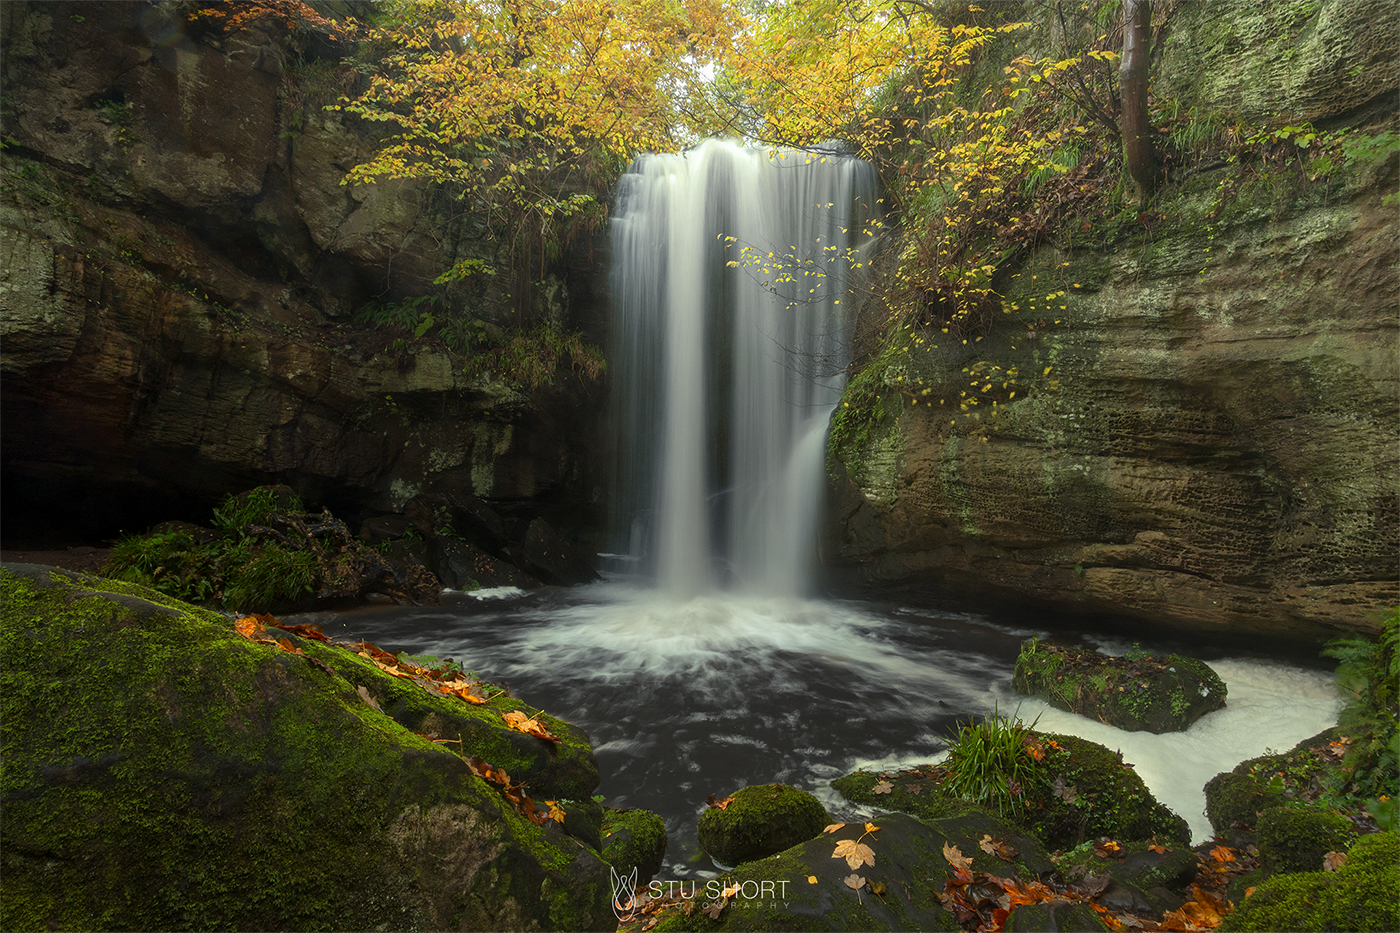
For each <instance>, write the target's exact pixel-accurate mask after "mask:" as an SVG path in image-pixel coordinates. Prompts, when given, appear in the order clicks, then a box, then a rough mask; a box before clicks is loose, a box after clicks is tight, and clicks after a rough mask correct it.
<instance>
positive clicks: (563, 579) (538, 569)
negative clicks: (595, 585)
mask: <svg viewBox="0 0 1400 933" xmlns="http://www.w3.org/2000/svg"><path fill="white" fill-rule="evenodd" d="M520 555H521V564H522V565H523V566H524V567H525V568H526V569H527V570H529V571H530V572H531V573H533V574H534V575H535V576H537V577H539V578H540V579H541V580H543V581H544V582H546V583H550V584H553V585H555V586H576V585H578V584H581V583H592V582H593V581H594V580H597V579H598V572H597V571H596V570H594V569H593V558H592V557H591V556H590V555H588V554H586V553H584V552H583V551H581V550H580V549H579V548H577V547H575V546H574V545H572V544H570V543H569V542H568V541H565V540H564V539H563V538H561V537H560V536H559V534H558V533H557V532H555V530H554V529H553V528H551V527H550V526H549V523H548V522H546V521H545V520H544V519H542V518H537V519H535V520H534V521H532V522H530V527H529V528H528V529H526V531H525V542H524V544H522V545H521V547H520Z"/></svg>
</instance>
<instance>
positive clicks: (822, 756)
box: [318, 143, 1338, 878]
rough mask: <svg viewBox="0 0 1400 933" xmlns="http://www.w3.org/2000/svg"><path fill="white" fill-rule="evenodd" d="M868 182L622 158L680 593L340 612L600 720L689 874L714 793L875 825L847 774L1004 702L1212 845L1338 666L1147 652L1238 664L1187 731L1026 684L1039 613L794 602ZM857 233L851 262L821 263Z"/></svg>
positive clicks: (578, 716) (931, 744) (617, 763)
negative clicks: (1208, 792)
mask: <svg viewBox="0 0 1400 933" xmlns="http://www.w3.org/2000/svg"><path fill="white" fill-rule="evenodd" d="M871 187H872V179H871V175H870V172H869V169H868V168H867V167H866V166H864V165H862V164H861V163H859V162H856V161H854V160H848V159H847V160H843V159H837V158H832V157H827V159H826V161H822V157H821V156H820V155H818V156H815V157H810V158H809V157H807V156H804V155H801V154H796V153H788V154H787V156H786V158H782V157H778V158H770V157H769V155H768V153H766V152H755V151H752V150H745V149H742V148H740V147H738V146H736V145H733V144H729V143H707V144H705V145H703V146H701V147H699V148H698V149H696V150H694V151H692V152H690V153H689V154H687V155H685V156H647V157H645V158H643V159H641V160H639V161H638V163H637V164H636V165H635V166H634V168H633V170H632V171H630V172H629V173H628V174H627V175H626V176H624V178H623V182H622V186H621V192H620V201H619V205H618V212H617V217H616V220H615V227H614V248H615V255H614V275H613V299H614V306H615V309H616V314H617V319H616V326H615V331H616V340H615V341H614V344H615V345H614V348H613V351H612V355H611V359H612V367H611V369H612V372H611V375H612V378H613V392H614V394H615V395H616V396H617V397H618V398H619V399H620V400H621V401H622V404H621V405H620V406H619V408H618V412H617V418H618V436H619V445H618V449H619V456H618V463H619V467H618V476H617V479H616V484H617V485H616V490H615V493H614V495H615V502H616V503H617V504H618V506H619V507H618V508H617V510H616V511H617V514H618V516H619V519H620V521H619V526H620V527H619V529H618V536H619V539H620V545H618V546H615V548H614V549H615V550H621V551H622V552H624V553H626V554H630V555H634V556H635V557H636V558H638V560H637V561H634V562H632V563H633V565H635V564H641V565H642V567H643V569H644V570H646V571H647V572H649V573H654V574H655V575H656V576H657V577H658V578H659V580H660V582H661V589H660V590H656V589H651V588H642V587H639V586H637V582H636V581H635V579H632V578H623V579H618V578H614V579H611V580H608V581H607V582H604V583H599V584H596V585H593V586H587V587H575V588H573V589H553V588H551V589H545V590H539V591H535V592H533V593H529V594H526V593H522V592H520V591H518V590H507V591H495V592H491V591H478V592H476V593H473V594H470V595H466V594H460V595H458V596H456V597H453V596H448V597H447V598H445V599H444V605H442V606H437V607H428V606H423V607H412V608H408V607H401V608H395V609H392V610H390V609H384V610H372V611H368V612H361V613H357V614H354V615H344V616H341V617H339V619H338V620H337V621H338V622H340V623H342V624H343V626H344V628H343V629H339V628H338V627H337V626H335V625H331V626H330V627H329V628H328V631H329V632H330V633H331V634H353V635H354V636H355V637H357V638H366V639H368V640H370V641H373V642H375V643H377V644H379V645H380V646H381V647H384V648H386V649H388V650H392V651H408V652H410V653H412V654H424V653H426V654H433V655H436V656H438V657H444V658H445V657H455V658H458V659H464V663H465V664H466V665H467V666H468V667H470V668H471V669H473V670H475V671H477V672H478V673H479V674H480V676H482V677H483V678H484V679H486V680H489V681H492V682H496V683H508V684H509V685H510V686H511V688H512V690H513V691H514V693H515V695H516V696H519V697H522V698H528V702H530V703H531V704H534V705H537V706H538V707H540V708H542V709H546V710H548V711H550V712H552V713H555V714H557V715H560V716H562V717H563V718H565V719H568V720H570V721H572V722H574V723H575V724H577V725H579V726H581V727H583V728H584V729H585V730H586V731H587V732H588V734H589V736H590V738H591V739H592V742H593V747H594V750H595V753H596V755H597V760H598V763H599V768H600V771H601V774H602V779H603V784H602V786H601V787H600V788H599V792H600V793H602V794H604V795H605V796H606V797H607V800H608V803H609V804H610V805H612V806H622V807H642V808H646V809H650V810H654V811H656V812H657V813H660V814H661V815H662V816H663V817H664V818H665V821H666V831H667V834H668V836H669V838H670V857H669V858H668V862H667V866H666V868H665V871H664V873H665V875H666V876H667V877H675V878H685V877H696V876H697V875H704V874H706V873H711V874H712V873H713V866H711V865H709V863H708V862H706V861H704V860H700V859H697V858H696V849H697V840H696V832H695V825H696V820H697V817H698V814H699V811H700V810H702V809H703V808H704V806H705V804H704V802H703V801H704V800H705V798H706V796H707V795H711V794H713V795H718V796H721V797H722V796H724V795H726V794H728V793H731V792H732V791H734V790H736V789H737V788H739V787H740V786H742V785H744V784H759V783H768V782H771V781H783V782H786V783H790V784H793V785H795V786H798V787H801V788H803V789H808V790H811V791H813V792H815V793H817V794H819V795H821V796H822V797H823V799H824V800H825V802H826V803H827V804H828V806H829V807H830V808H832V812H833V815H834V816H835V817H836V818H837V819H843V818H853V817H852V816H851V814H852V813H853V812H854V811H851V809H850V805H849V804H847V803H845V802H843V801H841V800H840V799H839V798H837V797H836V795H835V793H834V792H833V791H832V790H831V788H830V780H831V779H832V778H834V777H837V776H839V775H841V774H845V773H848V772H850V771H852V770H855V769H856V768H857V767H862V766H873V767H876V768H896V767H899V766H901V765H904V764H912V763H916V762H924V761H928V760H930V758H931V757H932V756H933V755H935V754H936V753H937V752H938V751H939V750H940V749H941V748H943V747H944V745H945V737H946V736H947V735H948V733H949V730H950V729H951V728H952V726H953V724H954V722H955V720H956V719H958V718H964V719H965V718H966V717H967V716H968V715H970V714H986V713H988V712H991V711H993V710H996V709H1000V710H1003V711H1012V710H1019V712H1020V715H1021V716H1022V717H1024V718H1025V719H1026V720H1027V721H1031V720H1034V719H1036V717H1037V716H1040V717H1041V720H1040V725H1041V727H1042V728H1048V729H1053V730H1058V731H1065V732H1071V733H1076V734H1080V735H1085V736H1087V737H1089V738H1091V739H1093V740H1095V741H1099V742H1102V743H1104V744H1105V745H1108V746H1109V747H1110V748H1116V749H1120V750H1122V752H1123V753H1124V755H1125V756H1126V759H1127V760H1128V761H1131V762H1134V763H1136V764H1138V765H1139V766H1140V770H1141V773H1142V776H1143V777H1144V779H1146V780H1147V781H1148V784H1149V786H1150V787H1151V788H1152V790H1153V791H1154V793H1156V794H1157V795H1158V796H1159V797H1161V798H1162V799H1163V800H1164V801H1166V802H1168V803H1169V804H1170V805H1171V806H1172V807H1173V808H1175V809H1176V810H1177V811H1178V812H1179V813H1180V814H1181V815H1182V816H1184V817H1185V818H1187V819H1188V820H1189V821H1190V822H1191V826H1192V829H1193V831H1194V832H1195V833H1196V836H1197V838H1198V839H1202V838H1205V837H1206V836H1208V835H1209V832H1210V826H1209V823H1208V822H1207V821H1206V819H1205V817H1204V815H1203V814H1202V812H1201V810H1202V806H1203V803H1204V801H1203V798H1202V794H1201V786H1202V784H1203V783H1204V781H1205V780H1206V779H1208V778H1209V777H1210V776H1211V775H1213V774H1214V773H1216V772H1217V771H1222V770H1228V769H1230V768H1231V767H1233V766H1234V765H1235V763H1236V762H1238V761H1240V760H1242V759H1243V758H1247V757H1250V756H1252V755H1257V754H1260V753H1262V752H1263V751H1264V750H1265V748H1266V747H1270V746H1272V747H1274V748H1287V747H1289V746H1291V745H1292V744H1293V743H1294V742H1296V741H1298V740H1299V739H1301V738H1304V737H1306V736H1308V735H1312V734H1314V733H1316V732H1318V731H1320V730H1321V729H1322V728H1324V727H1325V726H1327V725H1330V724H1331V723H1332V722H1333V721H1335V714H1336V709H1337V703H1338V701H1337V698H1336V694H1335V690H1334V689H1333V688H1332V686H1331V682H1330V678H1329V677H1328V676H1327V675H1326V674H1324V673H1321V672H1318V671H1313V670H1304V669H1298V668H1293V667H1287V666H1280V665H1277V664H1275V663H1273V662H1270V661H1268V660H1260V659H1257V658H1255V659H1238V658H1232V657H1231V656H1230V655H1222V654H1220V653H1219V652H1207V651H1205V650H1203V649H1204V646H1201V645H1195V646H1191V645H1180V644H1170V643H1163V644H1161V645H1158V646H1152V645H1148V646H1147V647H1148V648H1149V650H1154V651H1155V653H1158V654H1166V653H1169V652H1178V653H1187V654H1194V655H1196V656H1198V657H1203V658H1204V659H1205V660H1208V661H1211V662H1212V663H1214V664H1216V665H1217V670H1218V671H1219V672H1220V673H1221V675H1222V676H1223V677H1224V678H1225V679H1226V681H1227V683H1228V686H1229V690H1230V696H1229V701H1228V705H1227V707H1226V708H1225V709H1224V710H1220V711H1217V712H1214V713H1211V714H1210V715H1208V716H1206V717H1204V718H1203V719H1202V720H1201V721H1200V722H1198V723H1197V724H1196V725H1194V726H1193V727H1192V728H1191V729H1190V730H1188V731H1187V732H1186V733H1182V734H1180V735H1174V736H1171V735H1169V736H1156V735H1151V734H1149V733H1124V732H1121V731H1119V730H1117V729H1111V728H1109V727H1107V726H1102V725H1101V724H1099V723H1094V722H1091V721H1089V720H1085V719H1083V718H1082V717H1077V716H1071V715H1069V714H1064V713H1060V712H1059V711H1057V710H1050V709H1048V708H1046V707H1045V705H1044V704H1043V703H1039V702H1038V701H1035V700H1029V699H1026V698H1024V697H1020V696H1018V695H1017V694H1016V693H1015V691H1014V690H1013V689H1012V685H1011V670H1012V667H1013V664H1014V660H1015V657H1016V653H1017V651H1018V649H1019V647H1020V644H1021V641H1022V639H1024V638H1025V637H1027V636H1029V635H1032V634H1044V633H1043V632H1041V631H1040V630H1039V629H1038V625H1039V623H1038V620H1036V619H1034V618H1032V619H1026V620H1018V619H1016V618H1015V617H1014V616H1010V615H1008V614H1007V613H1006V612H999V613H998V614H997V615H996V617H995V618H990V617H983V616H977V615H960V614H949V613H946V612H930V611H924V610H919V609H915V608H910V607H892V606H881V605H877V604H873V603H867V602H854V601H846V602H838V601H830V600H826V601H818V600H809V599H800V598H794V597H798V596H801V595H802V590H803V585H804V584H803V581H804V579H805V576H806V570H807V567H806V560H807V558H808V557H809V555H810V553H811V549H810V548H809V547H806V546H805V542H808V541H811V540H812V538H813V537H814V535H813V533H812V532H813V524H814V521H815V519H814V516H815V515H816V513H817V511H818V508H819V503H818V501H817V499H818V496H817V489H818V487H819V483H820V480H821V471H822V454H823V452H824V447H825V445H824V443H823V441H824V437H825V431H826V424H827V419H828V417H829V414H830V411H831V407H832V406H833V405H834V404H836V402H837V397H838V395H839V392H840V389H841V372H842V369H843V367H844V366H845V363H846V346H847V337H846V335H847V332H848V326H849V321H848V319H847V318H846V316H845V310H846V308H847V307H848V302H847V301H846V300H845V298H844V295H843V292H844V291H845V290H846V289H847V288H848V287H850V286H851V285H852V284H853V283H851V282H849V281H847V280H846V279H845V278H844V275H843V274H844V271H845V266H844V264H843V263H841V262H840V261H839V259H840V258H841V256H842V254H843V253H844V251H845V248H846V246H847V243H848V239H847V237H848V236H849V233H848V232H847V231H849V232H859V231H860V227H861V222H862V221H863V220H864V217H863V216H862V212H863V211H864V210H865V209H866V207H865V202H868V200H869V198H870V190H871ZM843 228H844V230H843ZM730 237H732V238H734V239H732V240H730V239H728V238H730ZM726 244H727V245H728V247H729V248H728V249H727V250H726ZM744 245H748V246H751V247H754V248H756V249H757V250H759V256H760V257H761V258H764V259H766V258H768V256H767V254H768V253H769V252H770V251H771V252H773V253H774V257H775V259H776V258H782V257H785V256H786V255H787V254H789V253H792V252H796V253H799V254H800V255H799V257H798V265H799V266H801V267H802V268H801V269H799V270H798V272H797V274H795V275H794V276H793V278H794V279H795V280H796V281H795V282H778V281H776V279H777V278H778V277H780V276H781V273H777V272H775V271H774V270H776V269H777V268H778V267H777V266H775V265H772V264H771V263H770V264H766V265H762V264H761V265H758V266H748V267H746V266H745V265H744V263H743V260H742V259H741V258H740V257H739V256H738V255H736V253H737V252H738V250H739V249H740V248H742V247H743V246H744ZM833 253H834V254H835V255H836V256H837V258H838V261H837V262H831V263H827V262H825V260H826V259H828V258H830V256H831V255H832V254H833ZM730 262H735V263H738V265H737V266H730V265H729V263H730ZM791 265H792V263H791V260H790V257H789V259H788V260H787V261H785V263H784V268H790V267H791ZM765 269H767V270H768V271H767V272H765V271H764V270H765ZM801 271H808V272H813V271H822V272H825V273H826V276H827V277H826V278H818V277H817V276H815V275H807V276H803V275H801ZM765 280H766V281H768V282H770V283H772V284H774V285H775V286H776V287H777V294H775V293H774V291H773V290H771V289H768V288H765V287H764V286H763V282H764V281H765ZM784 289H791V290H789V291H784ZM807 289H812V291H810V292H809V291H807ZM838 300H840V301H841V302H842V303H841V304H840V305H837V304H836V302H837V301H838ZM630 576H635V575H630ZM716 590H728V591H730V592H714V591H716ZM734 591H738V592H734ZM775 597H776V598H775ZM318 621H323V622H324V621H328V620H318ZM1104 647H1105V648H1110V647H1113V646H1111V645H1108V644H1105V645H1104ZM1125 648H1126V646H1125V645H1118V646H1116V649H1117V650H1119V651H1121V650H1124V649H1125Z"/></svg>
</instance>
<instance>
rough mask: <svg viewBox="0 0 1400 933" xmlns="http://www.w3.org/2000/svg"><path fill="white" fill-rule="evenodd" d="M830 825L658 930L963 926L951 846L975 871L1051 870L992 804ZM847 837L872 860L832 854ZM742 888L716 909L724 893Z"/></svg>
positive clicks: (676, 913)
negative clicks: (949, 895)
mask: <svg viewBox="0 0 1400 933" xmlns="http://www.w3.org/2000/svg"><path fill="white" fill-rule="evenodd" d="M873 825H875V826H877V827H878V829H876V830H875V831H873V832H870V831H867V830H866V827H865V825H864V824H862V823H849V824H846V825H845V826H843V827H842V828H841V829H839V830H837V831H835V832H831V833H822V834H821V835H819V836H818V837H817V838H815V839H810V840H808V841H806V842H803V843H801V844H800V845H796V846H793V847H792V848H790V849H787V850H785V851H783V852H780V853H778V854H776V855H772V856H769V857H767V858H763V859H759V860H757V861H753V862H748V863H745V864H744V865H742V866H740V867H739V868H737V869H735V870H734V871H731V872H726V873H725V874H724V876H723V877H722V878H720V879H718V880H717V882H716V884H715V886H714V887H713V888H712V889H710V890H708V891H707V890H706V889H705V888H703V887H702V888H701V889H700V890H699V892H698V893H699V895H700V896H698V897H697V898H696V902H695V903H693V904H691V905H690V906H691V909H690V910H689V911H686V910H685V909H684V907H685V905H681V906H679V907H676V908H672V909H671V910H670V911H668V912H667V913H665V914H664V915H663V917H662V919H661V921H660V923H658V925H657V927H656V929H658V930H812V931H820V930H957V929H960V927H959V925H958V922H957V920H956V919H955V918H954V917H953V915H952V914H951V913H950V912H949V911H947V910H946V909H944V907H943V905H942V903H941V902H940V901H939V898H938V895H939V894H941V893H943V891H944V886H945V884H946V883H947V881H948V880H949V879H950V878H952V877H953V868H952V866H951V865H950V864H949V862H948V859H947V858H946V857H945V855H944V850H943V847H944V845H945V844H946V845H950V846H953V847H956V848H957V849H958V850H959V852H960V853H961V854H962V855H964V856H967V857H970V858H971V859H972V870H973V871H975V872H986V873H988V874H993V875H997V876H999V877H1007V878H1010V877H1020V878H1034V877H1035V876H1036V875H1037V874H1038V873H1039V872H1041V871H1046V870H1049V869H1051V868H1053V867H1054V866H1053V863H1052V862H1051V861H1050V859H1049V858H1048V857H1047V856H1046V854H1045V852H1044V850H1043V849H1042V848H1041V847H1040V845H1039V844H1038V843H1037V842H1036V841H1035V840H1034V839H1032V838H1030V837H1028V836H1026V835H1024V834H1023V833H1020V832H1019V831H1018V830H1017V829H1016V827H1014V826H1011V825H1010V824H1008V823H1006V822H1005V821H1002V820H999V819H997V818H996V817H994V816H991V815H990V814H987V813H984V812H976V813H968V814H966V815H964V816H961V817H954V818H950V819H946V820H935V821H931V822H924V821H922V820H917V819H914V818H913V817H911V816H907V815H905V814H888V815H885V816H880V817H877V818H875V819H874V820H873ZM987 836H991V837H992V838H994V839H1002V840H1005V841H1007V842H1010V843H1011V845H1012V846H1013V847H1014V848H1015V849H1017V850H1018V851H1017V854H1016V855H1015V856H1013V857H1012V858H1011V859H1010V860H1005V859H1002V858H999V857H997V856H995V855H992V854H990V853H987V852H985V851H983V850H982V848H981V847H980V843H981V841H982V840H983V839H984V838H985V837H987ZM842 843H847V844H850V843H855V844H858V845H863V846H865V847H867V848H868V849H869V854H870V856H871V858H872V859H873V861H870V862H867V861H863V860H862V861H861V862H860V863H859V864H858V865H857V866H856V867H855V868H852V866H851V865H850V863H849V862H848V861H847V860H846V858H844V857H834V854H835V852H836V851H837V848H838V846H840V845H841V844H842ZM724 888H729V889H733V890H734V892H735V893H734V894H733V895H732V896H731V897H730V898H729V899H727V900H726V902H725V904H724V906H723V907H722V908H721V909H720V911H719V912H718V915H717V916H715V917H711V916H710V915H709V914H707V913H705V910H704V908H707V907H708V908H713V906H714V904H715V902H716V900H717V898H716V897H715V896H714V895H715V894H716V893H718V892H720V891H722V890H723V889H724Z"/></svg>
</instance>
